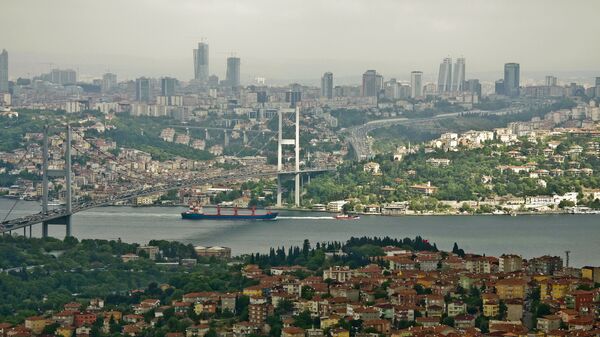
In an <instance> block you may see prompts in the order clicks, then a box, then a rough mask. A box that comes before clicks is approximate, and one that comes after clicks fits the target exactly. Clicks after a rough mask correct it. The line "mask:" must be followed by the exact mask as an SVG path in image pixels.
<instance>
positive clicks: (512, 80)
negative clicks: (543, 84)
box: [504, 63, 521, 97]
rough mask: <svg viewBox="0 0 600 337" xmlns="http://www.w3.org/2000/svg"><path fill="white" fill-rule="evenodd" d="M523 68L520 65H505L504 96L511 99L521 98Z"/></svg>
mask: <svg viewBox="0 0 600 337" xmlns="http://www.w3.org/2000/svg"><path fill="white" fill-rule="evenodd" d="M520 76H521V68H520V65H519V64H518V63H506V64H505V65H504V94H505V95H506V96H509V97H518V96H519V93H520V91H519V84H520Z"/></svg>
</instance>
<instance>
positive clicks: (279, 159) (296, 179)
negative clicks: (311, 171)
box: [277, 107, 300, 207]
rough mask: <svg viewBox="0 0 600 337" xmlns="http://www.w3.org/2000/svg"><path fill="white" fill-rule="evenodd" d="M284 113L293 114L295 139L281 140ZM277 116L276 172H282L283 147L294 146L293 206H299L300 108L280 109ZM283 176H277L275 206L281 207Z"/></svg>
mask: <svg viewBox="0 0 600 337" xmlns="http://www.w3.org/2000/svg"><path fill="white" fill-rule="evenodd" d="M285 113H294V114H295V123H294V124H296V125H295V137H294V138H293V139H284V138H283V115H284V114H285ZM278 115H279V135H278V142H277V172H283V171H284V170H283V145H294V150H295V153H294V157H295V158H294V172H293V174H294V205H295V206H296V207H298V206H300V108H299V107H296V108H295V109H280V110H279V112H278ZM282 180H283V174H278V175H277V206H278V207H281V205H282V203H281V195H282V187H281V182H282Z"/></svg>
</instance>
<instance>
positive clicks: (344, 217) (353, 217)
mask: <svg viewBox="0 0 600 337" xmlns="http://www.w3.org/2000/svg"><path fill="white" fill-rule="evenodd" d="M333 218H334V219H336V220H358V219H360V217H359V216H358V215H350V214H338V215H336V216H334V217H333Z"/></svg>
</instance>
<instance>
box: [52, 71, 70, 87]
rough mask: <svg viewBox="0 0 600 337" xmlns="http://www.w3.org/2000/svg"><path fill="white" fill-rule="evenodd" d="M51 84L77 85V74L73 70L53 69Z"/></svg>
mask: <svg viewBox="0 0 600 337" xmlns="http://www.w3.org/2000/svg"><path fill="white" fill-rule="evenodd" d="M50 82H52V83H56V84H61V85H68V84H75V83H77V72H75V70H73V69H65V70H62V69H52V71H50Z"/></svg>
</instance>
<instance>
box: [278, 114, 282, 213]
mask: <svg viewBox="0 0 600 337" xmlns="http://www.w3.org/2000/svg"><path fill="white" fill-rule="evenodd" d="M278 115H279V116H278V117H279V133H278V136H277V172H281V171H283V163H282V156H283V148H282V146H283V114H282V113H281V111H278ZM282 179H283V177H282V175H281V174H277V207H281V193H282V188H281V180H282Z"/></svg>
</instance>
